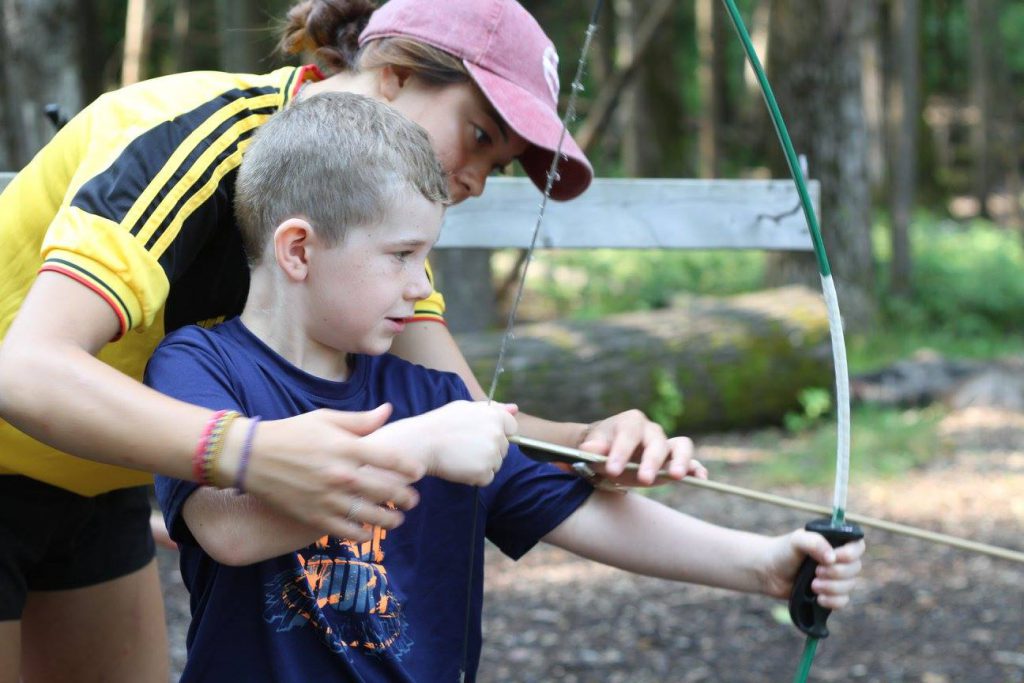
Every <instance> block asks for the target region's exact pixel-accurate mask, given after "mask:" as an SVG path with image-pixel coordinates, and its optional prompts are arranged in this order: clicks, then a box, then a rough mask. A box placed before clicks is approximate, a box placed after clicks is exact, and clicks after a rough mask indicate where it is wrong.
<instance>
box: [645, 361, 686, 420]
mask: <svg viewBox="0 0 1024 683" xmlns="http://www.w3.org/2000/svg"><path fill="white" fill-rule="evenodd" d="M653 383H654V398H653V400H652V401H651V404H650V405H649V406H647V410H646V411H645V412H646V413H647V416H648V417H649V418H651V419H652V420H654V421H655V422H657V423H658V424H659V425H661V428H662V429H664V430H665V433H666V434H673V433H675V429H676V425H677V424H678V423H679V418H680V417H682V416H683V410H684V404H683V392H682V391H681V390H680V389H679V386H678V384H677V382H676V379H675V377H673V376H672V373H671V372H669V371H668V370H666V369H664V368H656V369H655V370H654V377H653Z"/></svg>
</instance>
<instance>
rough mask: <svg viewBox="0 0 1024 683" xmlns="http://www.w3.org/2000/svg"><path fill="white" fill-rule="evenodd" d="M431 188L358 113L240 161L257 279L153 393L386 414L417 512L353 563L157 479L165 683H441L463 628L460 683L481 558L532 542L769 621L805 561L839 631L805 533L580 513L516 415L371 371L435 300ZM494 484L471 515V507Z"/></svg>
mask: <svg viewBox="0 0 1024 683" xmlns="http://www.w3.org/2000/svg"><path fill="white" fill-rule="evenodd" d="M339 114H340V115H339ZM445 187H446V179H445V178H444V175H443V173H442V172H441V171H440V168H439V166H438V164H437V162H436V159H435V158H434V156H433V153H432V152H431V150H430V145H429V140H428V139H427V137H426V135H425V134H423V132H422V131H421V130H420V129H419V128H418V127H416V126H415V125H414V124H411V123H409V122H407V121H405V120H404V119H402V118H401V116H400V115H397V114H396V113H394V112H393V111H392V110H390V109H389V108H388V107H386V106H385V105H381V104H378V103H375V102H373V101H371V100H367V99H365V98H361V97H358V96H354V95H346V94H338V93H336V94H331V95H317V96H314V97H311V98H309V99H307V100H305V101H302V102H299V103H298V104H296V105H293V106H292V107H290V108H289V109H286V110H284V111H282V112H281V113H279V114H276V115H275V116H274V117H273V118H272V119H271V120H270V121H269V122H268V123H266V124H265V125H264V126H263V127H262V128H261V129H260V131H259V132H258V133H257V134H256V136H255V137H254V139H253V142H252V145H251V146H250V147H249V149H248V150H247V152H246V155H245V157H244V161H243V163H242V166H241V169H240V171H239V176H238V181H237V194H236V199H235V201H236V210H237V212H238V215H239V222H240V225H241V226H242V230H243V241H244V242H245V245H246V250H247V253H248V254H249V256H250V260H251V267H252V277H251V284H250V292H249V298H248V301H247V303H246V306H245V309H244V311H243V313H242V315H241V318H239V319H235V320H231V321H228V322H226V323H224V324H222V325H220V326H218V327H216V328H214V329H212V330H203V329H201V328H197V327H190V328H184V329H182V330H179V331H178V332H175V333H174V334H172V335H170V336H168V337H167V339H166V340H165V341H164V342H163V343H162V344H161V346H160V348H159V349H158V350H157V352H156V354H155V355H154V356H153V358H152V360H151V361H150V365H149V367H148V369H147V374H146V380H147V382H148V383H149V384H151V385H152V386H154V387H155V388H157V389H159V390H161V391H164V392H165V393H168V394H170V395H172V396H174V397H176V398H180V399H183V400H187V401H190V402H192V403H197V404H201V405H204V406H206V407H209V408H214V409H218V410H222V409H231V410H235V411H238V412H239V413H242V414H244V415H249V416H252V417H255V416H257V415H259V416H261V417H263V418H267V419H278V418H284V417H289V416H292V415H298V414H302V413H304V412H308V411H312V410H316V409H319V408H333V409H341V410H368V409H373V408H376V407H377V406H380V405H381V404H384V403H390V405H391V410H392V411H393V412H392V418H393V419H394V421H393V422H391V423H390V424H389V425H386V426H385V427H383V428H381V429H379V430H377V431H376V432H374V433H373V434H372V435H370V436H369V437H366V438H371V439H379V440H381V441H383V442H385V443H388V444H401V445H403V447H405V448H406V449H407V450H410V451H412V452H413V453H414V454H416V455H417V456H418V457H421V458H423V460H424V462H425V464H426V467H427V470H428V474H429V475H433V476H428V477H426V478H424V479H423V480H421V481H420V482H419V483H418V484H417V489H418V491H419V493H420V504H419V505H418V506H417V507H416V508H414V509H413V510H412V511H411V512H409V513H407V515H406V521H405V523H404V524H403V525H402V526H400V527H399V528H397V529H395V530H392V531H384V530H383V529H380V528H377V527H375V528H373V529H372V530H368V531H367V536H365V537H364V539H365V540H364V539H358V538H356V539H340V538H334V537H329V536H324V535H323V533H322V531H320V530H319V529H316V528H312V527H307V526H304V525H301V524H299V523H296V522H294V521H291V520H290V519H289V518H285V517H283V516H281V515H278V514H277V513H276V512H275V511H273V510H271V509H269V508H266V507H264V506H263V505H262V504H260V503H259V502H258V501H256V500H252V499H250V497H249V496H245V495H241V496H240V495H236V493H235V492H233V491H228V490H224V491H218V490H215V489H213V488H211V487H205V488H200V487H197V486H196V484H194V483H192V482H184V481H178V480H173V479H167V478H163V477H160V478H158V479H157V493H158V496H159V498H160V502H161V506H162V507H163V509H164V513H165V517H166V520H167V525H168V528H169V529H170V531H171V535H172V537H173V538H174V539H175V540H176V541H178V542H179V544H180V546H181V569H182V574H183V576H184V579H185V583H186V585H187V587H188V589H189V591H190V593H191V595H192V616H193V620H192V624H191V626H190V628H189V634H188V647H189V657H188V662H187V664H186V668H185V672H184V675H183V679H182V680H185V681H197V680H246V681H260V680H273V681H311V680H324V681H331V680H357V681H414V680H415V681H445V680H449V681H454V680H457V678H458V672H459V670H460V668H461V667H462V665H463V660H464V653H463V629H464V628H465V627H466V619H467V609H468V615H469V616H470V623H469V626H470V630H469V635H470V641H469V650H468V652H467V653H465V659H466V660H467V661H466V665H467V668H468V672H469V677H470V678H472V677H473V675H474V672H475V670H476V665H477V663H478V660H479V651H480V612H481V604H482V579H483V575H482V569H481V567H482V553H483V541H484V536H485V534H486V536H487V538H489V539H490V540H492V541H493V542H494V543H495V544H496V545H498V547H500V548H501V549H502V550H503V551H504V552H506V553H507V554H509V555H511V556H513V557H519V556H521V555H522V554H523V553H525V552H526V551H527V550H528V549H529V548H530V547H532V546H533V545H534V544H535V543H536V542H537V541H539V540H546V541H548V542H551V543H554V544H556V545H559V546H561V547H563V548H566V549H568V550H571V551H573V552H577V553H579V554H582V555H584V556H587V557H590V558H593V559H596V560H598V561H603V562H607V563H610V564H614V565H615V566H619V567H622V568H625V569H629V570H632V571H638V572H642V573H646V574H651V575H655V576H662V577H666V578H673V579H678V580H689V581H696V582H701V583H706V584H710V585H716V586H721V587H726V588H733V589H736V590H746V591H761V592H764V593H767V594H770V595H774V596H778V597H782V596H784V595H786V594H787V593H788V590H789V588H790V584H791V582H792V580H793V577H794V575H795V574H796V570H797V567H798V565H799V564H800V562H801V560H802V559H803V556H804V555H805V554H810V555H812V556H813V557H814V558H815V559H817V560H818V561H819V562H821V563H822V565H821V569H820V570H819V575H818V576H819V579H818V580H817V581H816V583H815V589H816V590H817V591H818V593H819V595H820V596H821V598H820V602H821V604H822V605H823V606H825V607H830V608H833V609H835V608H839V607H843V606H844V605H845V604H846V602H847V599H848V598H847V596H848V593H849V591H850V589H851V587H852V580H853V578H854V576H855V575H856V573H857V572H858V571H859V566H860V562H859V558H860V555H861V553H862V552H863V544H862V543H857V544H851V545H848V546H844V547H842V548H840V549H837V550H835V551H833V550H832V549H831V548H829V546H828V544H827V542H825V540H824V539H823V538H821V537H820V536H817V535H815V534H811V533H809V532H805V531H797V532H794V533H792V534H790V535H788V536H783V537H780V538H774V539H773V538H767V537H762V536H757V535H754V534H746V533H742V532H736V531H730V530H727V529H722V528H719V527H714V526H712V525H708V524H704V523H702V522H699V521H697V520H694V519H692V518H689V517H686V516H685V515H682V514H679V513H676V512H674V511H672V510H669V509H667V508H665V507H663V506H660V505H658V504H657V503H654V502H652V501H650V500H648V499H646V498H643V497H641V496H634V495H620V494H618V493H614V492H605V491H597V492H595V491H593V489H591V487H590V486H589V485H588V484H586V483H584V482H582V481H581V480H579V479H577V478H576V477H573V476H571V475H567V474H564V473H562V472H560V471H558V470H556V469H555V468H553V467H551V466H549V465H545V464H540V463H534V462H532V461H530V460H528V459H526V458H525V457H524V456H523V455H522V454H521V453H519V451H518V450H517V449H515V448H512V449H508V443H507V435H508V434H510V433H512V432H514V431H515V424H514V419H513V418H512V417H511V414H512V413H514V411H515V409H514V407H511V406H510V407H506V406H499V405H486V404H482V403H476V404H474V403H469V402H467V401H466V399H468V397H469V394H468V392H467V390H466V388H465V386H464V385H463V383H462V382H461V380H459V379H458V378H457V377H456V376H455V375H453V374H449V373H442V372H436V371H432V370H427V369H425V368H423V367H420V366H415V365H411V364H409V363H406V362H404V361H402V360H400V359H398V358H395V357H393V356H390V355H386V351H387V350H388V348H389V346H390V344H391V340H392V339H393V338H394V336H395V335H397V334H398V333H399V332H400V331H401V330H402V327H403V320H404V319H405V318H407V317H408V316H410V315H411V314H412V310H413V309H412V306H413V303H414V302H415V301H416V300H418V299H422V298H423V297H424V296H425V295H426V294H427V293H428V292H429V290H430V284H429V282H428V281H427V280H426V277H425V275H424V261H425V259H426V255H427V252H428V251H429V249H430V247H431V246H432V244H433V243H434V241H435V240H436V239H437V235H438V232H439V230H440V225H441V219H442V215H443V210H444V204H445V198H446V190H445ZM255 429H256V427H255V421H250V422H249V426H248V427H246V428H245V429H232V430H228V431H227V432H226V433H227V438H228V442H227V443H226V444H225V449H224V451H223V456H222V457H230V458H234V459H235V460H236V461H237V466H236V469H237V470H238V472H239V477H238V478H237V479H236V481H241V480H242V479H243V477H244V466H245V465H244V463H245V451H246V450H247V444H246V441H247V440H248V439H249V438H251V432H253V431H254V430H255ZM239 432H242V434H239ZM506 450H508V455H507V457H506V458H505V459H504V462H502V460H501V456H502V455H503V454H504V453H505V451H506ZM499 467H500V469H499ZM689 469H690V471H691V473H693V474H698V475H703V472H702V471H701V470H700V468H699V466H697V465H696V464H692V463H691V465H690V468H689ZM495 470H497V472H496V474H495ZM492 477H493V481H492V482H490V484H489V485H486V486H485V487H484V488H482V489H479V493H478V492H477V490H475V489H474V488H472V487H471V486H466V485H465V484H467V483H468V484H487V483H488V482H489V481H490V480H491V478H492ZM351 504H352V506H353V508H358V507H361V506H362V505H363V504H367V505H371V504H383V505H385V506H386V505H387V504H386V502H384V501H379V500H366V501H363V500H353V501H352V503H351ZM477 511H478V512H479V516H480V520H479V524H474V523H473V520H474V516H475V515H476V514H477ZM474 529H475V532H476V533H475V536H474V537H472V538H470V534H471V530H474ZM614 538H618V539H621V540H625V539H628V540H629V542H617V543H608V542H607V541H608V539H614ZM670 544H671V545H670ZM665 547H677V548H682V549H684V551H683V552H680V553H673V554H671V555H670V556H666V555H665V554H664V553H662V552H660V551H659V549H661V548H665ZM471 558H472V561H471ZM471 567H473V568H475V570H472V574H471V575H470V571H471ZM467 587H471V595H470V597H469V601H470V604H469V605H467V604H466V600H467V595H466V591H467Z"/></svg>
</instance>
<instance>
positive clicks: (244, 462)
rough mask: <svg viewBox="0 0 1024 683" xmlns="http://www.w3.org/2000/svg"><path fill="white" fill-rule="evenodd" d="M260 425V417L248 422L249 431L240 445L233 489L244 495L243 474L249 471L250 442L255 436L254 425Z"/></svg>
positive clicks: (257, 416)
mask: <svg viewBox="0 0 1024 683" xmlns="http://www.w3.org/2000/svg"><path fill="white" fill-rule="evenodd" d="M259 423H260V416H259V415H256V416H254V417H252V418H251V419H250V420H249V431H247V432H246V433H245V442H244V443H243V444H242V455H241V458H240V460H239V462H238V474H236V475H235V488H236V489H238V493H239V494H242V493H245V489H244V488H243V485H244V484H245V472H246V470H247V469H249V456H250V455H252V441H253V437H255V436H256V425H258V424H259Z"/></svg>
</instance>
